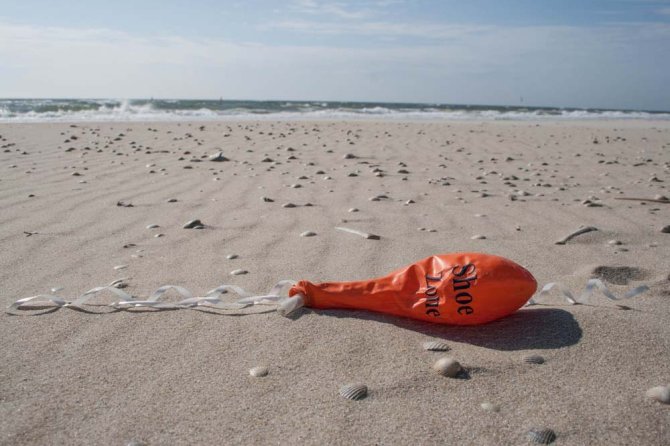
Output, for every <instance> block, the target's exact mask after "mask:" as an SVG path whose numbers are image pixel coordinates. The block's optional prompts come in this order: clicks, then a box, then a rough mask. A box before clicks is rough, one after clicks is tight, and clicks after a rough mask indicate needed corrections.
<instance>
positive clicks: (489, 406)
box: [481, 402, 500, 412]
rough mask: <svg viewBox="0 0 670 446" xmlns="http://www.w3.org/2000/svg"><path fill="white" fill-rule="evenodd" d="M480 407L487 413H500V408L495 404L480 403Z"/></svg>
mask: <svg viewBox="0 0 670 446" xmlns="http://www.w3.org/2000/svg"><path fill="white" fill-rule="evenodd" d="M481 407H482V409H484V410H485V411H487V412H500V406H498V405H497V404H492V403H489V402H486V403H482V404H481Z"/></svg>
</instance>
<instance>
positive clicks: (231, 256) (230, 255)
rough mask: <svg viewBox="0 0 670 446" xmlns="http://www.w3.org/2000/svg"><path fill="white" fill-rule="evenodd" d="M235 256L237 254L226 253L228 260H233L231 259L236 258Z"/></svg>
mask: <svg viewBox="0 0 670 446" xmlns="http://www.w3.org/2000/svg"><path fill="white" fill-rule="evenodd" d="M237 257H238V255H237V254H228V255H227V256H226V258H227V259H228V260H233V259H236V258H237Z"/></svg>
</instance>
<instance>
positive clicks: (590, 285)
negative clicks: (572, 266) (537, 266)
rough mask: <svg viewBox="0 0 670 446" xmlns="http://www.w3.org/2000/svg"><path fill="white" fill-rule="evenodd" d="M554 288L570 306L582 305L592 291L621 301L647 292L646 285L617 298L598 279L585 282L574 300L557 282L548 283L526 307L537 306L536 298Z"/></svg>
mask: <svg viewBox="0 0 670 446" xmlns="http://www.w3.org/2000/svg"><path fill="white" fill-rule="evenodd" d="M554 288H556V289H557V290H558V291H559V292H560V293H561V295H562V296H563V297H564V298H565V300H566V301H568V303H569V304H571V305H579V304H582V303H584V302H585V301H586V300H587V299H588V298H589V297H591V295H593V292H594V290H596V289H597V290H598V291H600V293H601V294H603V295H604V296H605V297H606V298H608V299H610V300H614V301H617V300H622V299H630V298H631V297H635V296H637V295H639V294H642V293H644V292H646V291H649V287H648V286H647V285H640V286H637V287H635V288H631V289H630V290H628V291H626V293H624V294H623V295H622V296H620V297H617V296H616V295H615V294H614V293H612V292H611V291H610V290H609V288H607V286H606V285H605V284H604V283H603V282H602V281H601V280H600V279H589V280H588V282H586V286H585V287H584V290H583V291H582V292H581V294H580V295H579V298H576V297H575V296H574V295H573V294H572V292H570V290H568V289H567V288H565V287H564V286H563V285H561V284H560V283H557V282H550V283H548V284H546V285H545V286H543V287H542V289H541V290H540V292H539V293H538V294H537V296H536V297H534V298H531V299H530V300H529V301H528V303H526V306H531V305H537V300H536V299H538V298H540V297H542V296H544V295H546V294H549V291H551V290H552V289H554Z"/></svg>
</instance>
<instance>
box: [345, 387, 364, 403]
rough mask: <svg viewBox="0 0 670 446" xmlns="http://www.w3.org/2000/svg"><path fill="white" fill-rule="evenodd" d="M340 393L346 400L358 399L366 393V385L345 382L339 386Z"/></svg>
mask: <svg viewBox="0 0 670 446" xmlns="http://www.w3.org/2000/svg"><path fill="white" fill-rule="evenodd" d="M340 395H341V396H343V397H345V398H346V399H348V400H354V401H356V400H360V399H363V398H365V397H366V396H367V395H368V386H366V385H365V384H347V385H344V386H342V387H340Z"/></svg>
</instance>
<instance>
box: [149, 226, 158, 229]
mask: <svg viewBox="0 0 670 446" xmlns="http://www.w3.org/2000/svg"><path fill="white" fill-rule="evenodd" d="M156 228H160V226H158V225H147V229H156Z"/></svg>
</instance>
